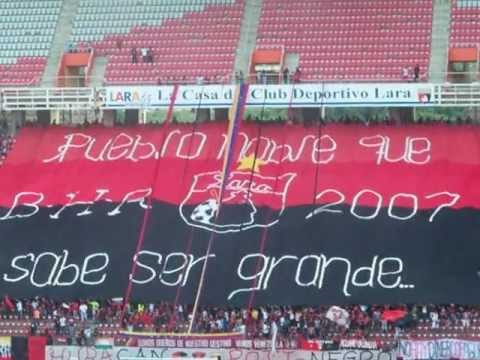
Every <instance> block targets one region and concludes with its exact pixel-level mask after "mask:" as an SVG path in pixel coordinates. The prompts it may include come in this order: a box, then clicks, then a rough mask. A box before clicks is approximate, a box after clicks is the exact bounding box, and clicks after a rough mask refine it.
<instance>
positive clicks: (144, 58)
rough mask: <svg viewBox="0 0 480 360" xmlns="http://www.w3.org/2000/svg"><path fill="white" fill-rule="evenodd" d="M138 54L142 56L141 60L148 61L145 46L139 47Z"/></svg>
mask: <svg viewBox="0 0 480 360" xmlns="http://www.w3.org/2000/svg"><path fill="white" fill-rule="evenodd" d="M140 55H141V56H142V61H143V62H144V63H147V62H148V49H147V48H141V49H140Z"/></svg>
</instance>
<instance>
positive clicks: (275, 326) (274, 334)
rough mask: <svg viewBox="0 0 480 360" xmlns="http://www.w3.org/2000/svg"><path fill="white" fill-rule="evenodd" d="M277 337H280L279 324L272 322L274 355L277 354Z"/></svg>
mask: <svg viewBox="0 0 480 360" xmlns="http://www.w3.org/2000/svg"><path fill="white" fill-rule="evenodd" d="M277 335H278V326H277V322H276V321H275V320H274V321H272V353H276V352H277Z"/></svg>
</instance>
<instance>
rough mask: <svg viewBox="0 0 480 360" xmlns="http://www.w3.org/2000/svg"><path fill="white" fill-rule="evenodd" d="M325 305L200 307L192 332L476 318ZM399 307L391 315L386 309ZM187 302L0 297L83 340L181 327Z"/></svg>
mask: <svg viewBox="0 0 480 360" xmlns="http://www.w3.org/2000/svg"><path fill="white" fill-rule="evenodd" d="M328 310H329V307H327V306H315V307H312V306H263V307H255V308H251V309H247V308H233V307H227V306H226V307H203V308H199V309H198V312H197V314H196V316H195V321H194V325H193V331H194V332H195V333H204V334H211V333H225V332H238V333H242V334H245V336H246V337H247V338H250V339H256V338H264V339H270V338H271V336H272V328H273V322H275V324H276V327H277V329H278V337H279V339H280V340H288V341H297V342H298V341H300V340H304V339H317V340H333V341H338V340H339V339H340V338H344V337H345V338H356V339H369V340H376V341H378V340H379V339H376V338H375V337H378V336H379V335H388V336H390V337H391V338H397V337H399V336H408V335H409V334H412V333H415V331H416V329H417V327H418V325H419V324H426V326H428V327H429V328H430V329H431V330H432V331H435V330H437V329H442V328H448V327H452V326H455V327H459V328H462V329H464V330H468V329H469V328H470V326H471V324H472V323H473V322H476V321H477V320H480V307H478V306H460V305H409V306H407V305H401V306H388V305H381V306H364V305H351V306H345V307H344V310H346V312H347V313H348V317H347V321H346V322H345V323H342V324H339V323H338V322H336V321H333V320H331V319H330V318H329V317H328V315H327V314H328ZM391 310H395V311H396V312H400V313H403V314H404V315H402V316H400V317H398V318H396V319H394V320H392V319H388V318H387V317H386V316H385V314H386V312H391ZM191 312H192V307H191V306H185V305H173V304H171V303H165V302H160V303H131V304H128V305H127V306H126V308H125V309H124V308H123V304H122V300H121V299H110V300H103V301H100V300H95V299H89V300H77V301H70V302H62V301H54V300H51V299H47V298H41V297H36V298H33V299H12V298H10V297H9V296H5V297H4V298H3V299H2V301H1V302H0V314H1V316H2V318H3V319H12V318H13V319H24V320H28V321H29V322H30V324H31V332H32V333H33V334H39V333H43V334H45V335H47V336H55V335H60V336H66V337H70V338H72V339H77V338H78V339H79V340H78V342H79V343H82V342H85V343H88V341H89V340H90V339H93V338H94V337H95V336H96V335H97V332H98V327H99V326H100V327H101V326H102V325H105V324H109V325H111V324H117V325H118V328H120V327H121V328H123V329H125V330H128V331H147V332H158V333H165V332H177V333H183V332H186V330H187V328H188V325H189V323H190V321H191V316H192V315H191ZM42 320H50V321H53V324H54V326H53V328H52V329H40V328H39V322H40V321H42Z"/></svg>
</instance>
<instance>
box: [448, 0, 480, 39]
mask: <svg viewBox="0 0 480 360" xmlns="http://www.w3.org/2000/svg"><path fill="white" fill-rule="evenodd" d="M479 19H480V0H453V4H452V22H451V32H450V47H479V46H480V20H479Z"/></svg>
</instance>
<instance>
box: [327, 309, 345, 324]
mask: <svg viewBox="0 0 480 360" xmlns="http://www.w3.org/2000/svg"><path fill="white" fill-rule="evenodd" d="M349 318H350V315H349V314H348V311H347V310H345V309H342V308H341V307H339V306H332V307H331V308H330V309H328V311H327V319H329V320H331V321H333V322H334V323H336V324H337V325H340V326H347V325H348V323H349Z"/></svg>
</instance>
